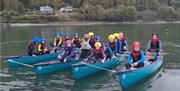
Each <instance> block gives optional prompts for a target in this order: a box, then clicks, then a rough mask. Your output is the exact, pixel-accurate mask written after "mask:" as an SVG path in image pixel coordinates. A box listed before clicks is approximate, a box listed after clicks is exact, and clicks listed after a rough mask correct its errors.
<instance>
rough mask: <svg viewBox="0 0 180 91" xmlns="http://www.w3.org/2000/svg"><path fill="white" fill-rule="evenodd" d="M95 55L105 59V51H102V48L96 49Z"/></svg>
mask: <svg viewBox="0 0 180 91" xmlns="http://www.w3.org/2000/svg"><path fill="white" fill-rule="evenodd" d="M93 52H94V56H95V58H96V59H98V58H102V59H103V53H102V50H101V49H98V50H97V49H94V51H93Z"/></svg>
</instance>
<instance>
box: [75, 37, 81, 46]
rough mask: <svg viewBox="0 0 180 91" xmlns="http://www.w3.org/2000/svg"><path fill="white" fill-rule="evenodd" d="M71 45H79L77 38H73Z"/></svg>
mask: <svg viewBox="0 0 180 91" xmlns="http://www.w3.org/2000/svg"><path fill="white" fill-rule="evenodd" d="M73 44H76V45H79V44H80V40H79V38H78V37H74V38H73Z"/></svg>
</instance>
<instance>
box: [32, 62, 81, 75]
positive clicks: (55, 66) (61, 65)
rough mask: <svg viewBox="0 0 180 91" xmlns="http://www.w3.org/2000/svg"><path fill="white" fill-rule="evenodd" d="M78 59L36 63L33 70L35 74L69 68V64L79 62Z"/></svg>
mask: <svg viewBox="0 0 180 91" xmlns="http://www.w3.org/2000/svg"><path fill="white" fill-rule="evenodd" d="M80 61H81V59H80V60H71V61H69V62H65V63H54V64H45V65H36V66H35V67H34V71H35V73H36V75H43V74H48V73H52V72H56V71H61V70H64V69H67V68H70V67H71V65H73V64H75V63H78V62H80Z"/></svg>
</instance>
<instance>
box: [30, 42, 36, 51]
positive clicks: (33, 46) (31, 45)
mask: <svg viewBox="0 0 180 91" xmlns="http://www.w3.org/2000/svg"><path fill="white" fill-rule="evenodd" d="M35 45H36V44H35V43H34V42H31V43H30V44H29V45H28V50H34V48H35Z"/></svg>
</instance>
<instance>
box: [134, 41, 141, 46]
mask: <svg viewBox="0 0 180 91" xmlns="http://www.w3.org/2000/svg"><path fill="white" fill-rule="evenodd" d="M140 45H141V44H140V43H139V42H133V44H132V47H140Z"/></svg>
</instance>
